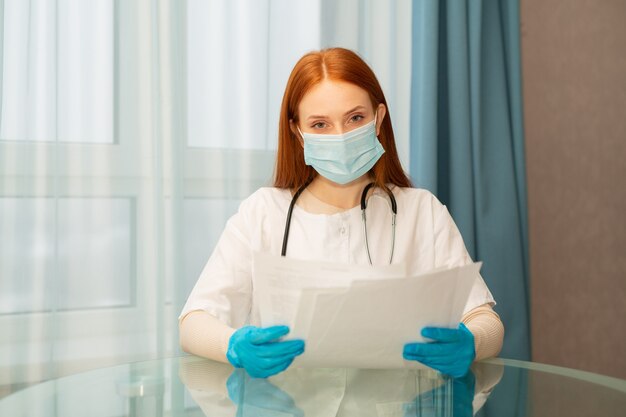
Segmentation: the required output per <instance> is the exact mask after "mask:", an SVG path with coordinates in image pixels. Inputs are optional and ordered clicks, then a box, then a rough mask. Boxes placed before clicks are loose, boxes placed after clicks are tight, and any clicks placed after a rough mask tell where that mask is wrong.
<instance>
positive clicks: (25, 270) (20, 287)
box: [0, 198, 55, 314]
mask: <svg viewBox="0 0 626 417" xmlns="http://www.w3.org/2000/svg"><path fill="white" fill-rule="evenodd" d="M0 242H1V244H0V314H7V313H22V312H29V311H44V310H49V309H50V308H52V307H53V303H52V302H53V298H52V297H51V295H52V294H54V291H53V290H54V285H53V284H54V283H53V281H52V272H53V271H54V250H55V249H54V201H53V200H51V199H46V198H0Z"/></svg>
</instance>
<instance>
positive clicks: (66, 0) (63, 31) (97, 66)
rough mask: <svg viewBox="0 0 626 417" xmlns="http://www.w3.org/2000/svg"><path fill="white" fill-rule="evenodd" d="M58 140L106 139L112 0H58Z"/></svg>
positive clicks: (110, 127)
mask: <svg viewBox="0 0 626 417" xmlns="http://www.w3.org/2000/svg"><path fill="white" fill-rule="evenodd" d="M57 13H58V19H59V22H58V25H59V31H58V36H59V39H58V44H57V48H58V50H57V54H58V58H57V59H58V71H59V73H58V139H59V140H60V141H64V142H92V143H112V142H113V141H114V137H113V132H114V118H113V105H114V104H113V95H114V81H113V65H114V55H113V44H114V33H113V29H114V22H113V1H112V0H89V1H85V0H58V11H57Z"/></svg>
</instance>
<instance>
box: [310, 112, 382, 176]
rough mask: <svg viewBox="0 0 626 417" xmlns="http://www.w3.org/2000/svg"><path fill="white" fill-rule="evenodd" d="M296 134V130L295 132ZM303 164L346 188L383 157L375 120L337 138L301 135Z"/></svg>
mask: <svg viewBox="0 0 626 417" xmlns="http://www.w3.org/2000/svg"><path fill="white" fill-rule="evenodd" d="M298 131H300V128H298ZM300 135H302V139H304V162H305V164H307V165H310V166H312V167H313V168H314V169H315V170H316V171H317V172H318V173H319V174H320V175H322V176H324V177H325V178H327V179H329V180H331V181H332V182H335V183H337V184H347V183H349V182H351V181H354V180H356V179H357V178H359V177H360V176H361V175H363V174H365V173H366V172H368V171H369V170H370V169H372V167H373V166H374V164H376V162H377V161H378V159H379V158H380V157H381V156H382V154H383V153H385V150H384V149H383V146H382V145H381V144H380V141H379V140H378V138H377V137H376V119H374V120H373V121H371V122H370V123H368V124H366V125H364V126H361V127H359V128H357V129H354V130H351V131H350V132H347V133H343V134H339V135H323V134H315V133H302V132H301V131H300Z"/></svg>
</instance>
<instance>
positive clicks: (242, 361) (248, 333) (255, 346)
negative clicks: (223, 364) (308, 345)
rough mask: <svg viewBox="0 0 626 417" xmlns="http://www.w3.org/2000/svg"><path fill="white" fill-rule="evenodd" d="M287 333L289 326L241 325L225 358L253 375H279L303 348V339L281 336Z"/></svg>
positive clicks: (263, 376)
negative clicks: (285, 338) (284, 339)
mask: <svg viewBox="0 0 626 417" xmlns="http://www.w3.org/2000/svg"><path fill="white" fill-rule="evenodd" d="M287 333H289V327H287V326H273V327H266V328H260V327H255V326H245V327H242V328H241V329H238V330H236V331H235V333H233V335H232V336H231V337H230V340H229V341H228V351H227V352H226V358H228V361H229V362H230V363H231V364H232V365H233V366H234V367H236V368H244V369H245V370H246V371H247V372H248V374H249V375H250V376H252V377H254V378H267V377H269V376H272V375H276V374H277V373H279V372H282V371H284V370H285V369H287V367H288V366H289V365H291V362H293V360H294V359H295V357H296V356H298V355H300V354H302V353H303V352H304V341H303V340H288V341H282V342H281V341H279V340H278V339H280V338H281V337H283V336H285V335H286V334H287Z"/></svg>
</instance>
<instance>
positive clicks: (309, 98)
mask: <svg viewBox="0 0 626 417" xmlns="http://www.w3.org/2000/svg"><path fill="white" fill-rule="evenodd" d="M279 123H280V125H279V137H278V156H277V161H276V170H275V176H274V187H271V188H262V189H260V190H258V191H257V192H255V193H254V194H252V195H251V196H250V197H249V198H247V199H246V200H245V201H243V202H242V204H241V206H240V207H239V211H238V213H237V214H235V215H234V216H233V217H232V218H230V220H229V221H228V223H227V224H226V228H225V230H224V232H223V234H222V236H221V238H220V240H219V242H218V244H217V246H216V248H215V250H214V252H213V254H212V255H211V257H210V259H209V261H208V263H207V264H206V267H205V268H204V270H203V272H202V274H201V276H200V278H199V279H198V282H197V284H196V285H195V287H194V289H193V291H192V292H191V295H190V296H189V299H188V300H187V303H186V305H185V307H184V308H183V311H182V312H181V315H180V318H179V320H180V321H179V323H180V340H181V346H182V348H183V349H184V350H185V351H187V352H189V353H193V354H196V355H199V356H204V357H207V358H210V359H214V360H218V361H223V362H226V361H228V362H230V363H231V364H232V365H234V366H235V367H243V368H245V369H246V371H247V372H248V373H249V374H250V375H251V376H255V377H267V376H270V375H273V374H276V373H278V372H281V371H283V370H284V369H286V368H287V367H288V366H289V365H290V364H291V362H292V361H293V359H294V358H295V357H296V356H297V355H299V354H301V353H302V352H303V351H304V348H305V345H304V341H301V340H290V341H281V337H282V336H284V335H286V334H287V333H288V331H289V329H288V328H287V327H286V326H275V327H271V328H260V327H257V326H258V325H259V320H258V306H256V305H255V302H254V297H253V292H254V289H253V287H252V272H251V268H252V254H253V252H254V251H258V252H266V253H272V254H279V253H282V254H283V255H285V254H286V256H290V257H294V258H298V259H307V260H324V261H330V262H340V263H348V264H374V265H385V264H388V263H405V264H406V265H407V270H408V272H409V274H410V275H416V274H419V273H423V272H427V271H430V270H432V269H434V268H438V267H454V266H460V265H465V264H467V263H470V262H472V260H471V258H470V256H469V254H468V253H467V250H466V249H465V245H464V244H463V240H462V238H461V235H460V233H459V231H458V229H457V227H456V226H455V224H454V222H453V220H452V218H451V217H450V214H449V213H448V211H447V210H446V207H445V206H443V205H442V204H441V203H440V202H439V201H438V200H437V199H436V198H435V197H434V196H433V195H432V194H431V193H429V192H428V191H426V190H422V189H415V188H412V187H411V182H410V180H409V178H408V177H407V176H406V174H405V173H404V172H403V170H402V167H401V165H400V161H399V159H398V155H397V151H396V146H395V142H394V135H393V129H392V126H391V118H390V116H389V111H388V108H387V102H386V100H385V96H384V95H383V92H382V89H381V87H380V85H379V83H378V81H377V79H376V76H375V75H374V73H373V72H372V70H371V69H370V68H369V67H368V66H367V64H366V63H365V62H364V61H363V60H362V59H361V58H359V57H358V56H357V55H356V54H355V53H354V52H351V51H349V50H346V49H342V48H331V49H325V50H321V51H318V52H311V53H308V54H306V55H304V56H303V57H302V58H301V59H300V60H299V61H298V63H297V64H296V66H295V67H294V69H293V71H292V73H291V76H290V77H289V81H288V82H287V87H286V90H285V94H284V97H283V102H282V108H281V113H280V122H279ZM370 183H373V186H370V187H368V184H370ZM362 197H364V198H365V200H366V201H367V234H366V233H364V228H363V219H362V217H361V207H360V203H361V200H362ZM392 200H393V203H392ZM392 206H395V208H396V211H397V215H396V216H395V224H396V225H397V226H398V227H397V229H395V228H394V227H392V214H391V207H392ZM288 213H289V215H288ZM288 217H289V220H287V218H288ZM286 224H287V226H286ZM285 229H287V231H285ZM367 236H369V240H368V239H367ZM494 304H495V301H494V299H493V297H492V296H491V293H490V292H489V290H488V289H487V287H486V285H485V283H484V281H483V280H482V278H481V277H480V276H477V277H476V280H475V284H474V287H473V289H472V292H471V294H470V298H469V300H468V302H467V305H466V307H465V314H464V316H463V319H462V322H461V323H460V324H459V327H458V328H457V329H441V328H424V329H422V332H421V333H422V335H423V336H424V337H427V338H430V339H432V340H433V342H431V343H408V344H407V345H405V347H404V351H403V352H398V355H403V356H404V358H405V359H408V360H416V361H419V362H422V363H424V364H426V365H428V366H430V367H432V368H435V369H437V370H439V371H441V372H442V373H444V374H448V375H452V376H462V375H464V374H465V373H466V372H467V370H468V368H469V366H470V364H471V363H472V361H474V360H478V359H482V358H486V357H491V356H495V355H497V354H498V353H499V351H500V348H501V346H502V338H503V332H504V329H503V326H502V322H501V321H500V318H499V317H498V315H497V314H496V313H495V312H494V311H493V309H492V306H493V305H494Z"/></svg>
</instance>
